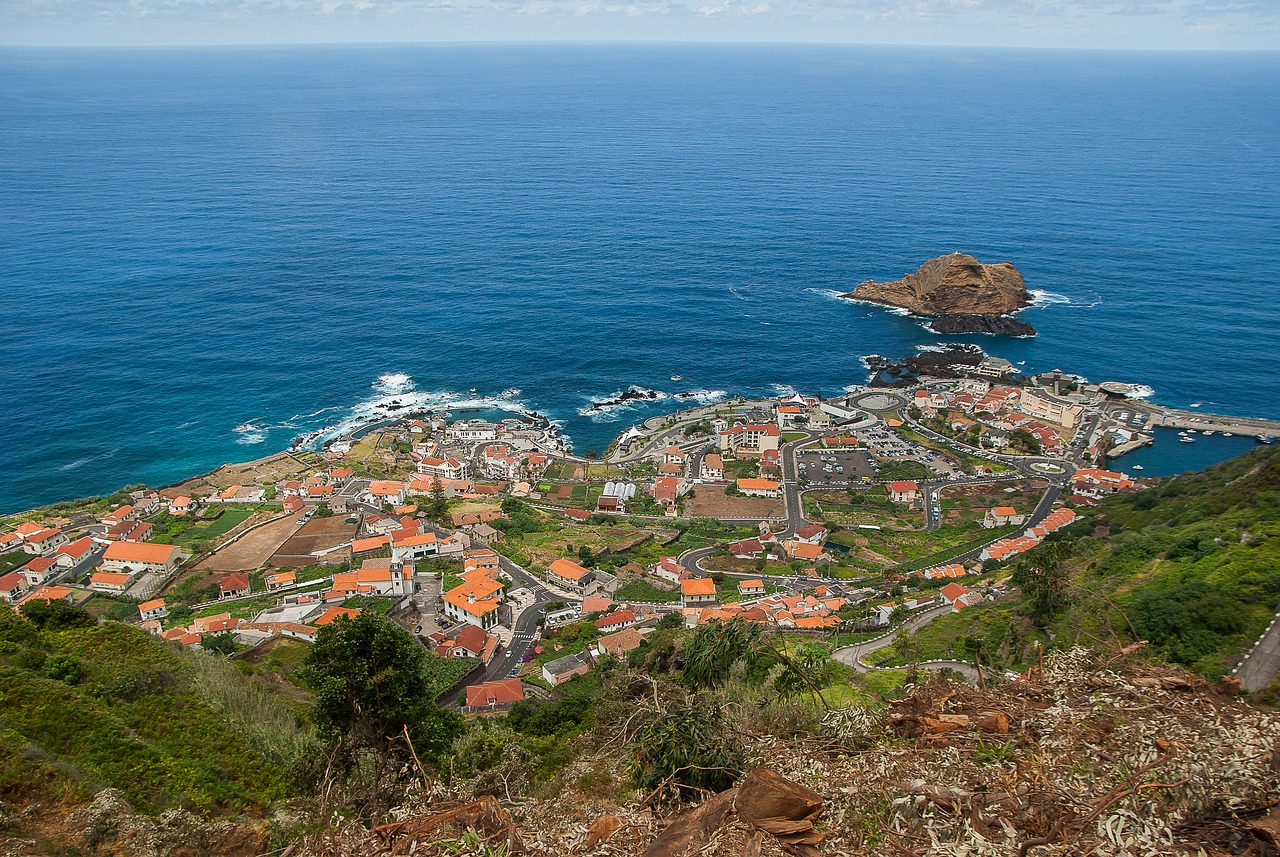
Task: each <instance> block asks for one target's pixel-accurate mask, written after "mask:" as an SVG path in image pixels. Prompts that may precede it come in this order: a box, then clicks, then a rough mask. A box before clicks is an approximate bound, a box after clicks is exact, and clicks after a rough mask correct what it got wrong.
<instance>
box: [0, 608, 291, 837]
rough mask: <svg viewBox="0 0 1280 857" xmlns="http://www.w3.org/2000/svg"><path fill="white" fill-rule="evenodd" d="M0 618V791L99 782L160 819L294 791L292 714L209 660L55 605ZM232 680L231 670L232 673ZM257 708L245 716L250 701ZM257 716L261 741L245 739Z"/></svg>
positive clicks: (37, 794) (79, 788)
mask: <svg viewBox="0 0 1280 857" xmlns="http://www.w3.org/2000/svg"><path fill="white" fill-rule="evenodd" d="M26 612H27V614H28V615H29V616H30V618H29V619H27V618H22V617H20V616H18V615H16V614H14V613H11V612H10V611H7V610H6V611H0V795H3V796H4V799H5V800H6V802H7V801H9V800H11V799H13V798H15V797H24V798H27V799H35V800H51V801H56V800H59V799H62V798H63V797H64V796H65V795H66V794H68V793H70V794H74V795H77V796H79V797H80V798H88V797H90V796H91V795H92V793H93V792H95V791H97V790H98V789H100V788H103V787H104V786H113V787H115V788H118V789H120V790H121V791H122V792H124V794H125V796H126V797H127V799H128V800H129V801H130V803H131V804H133V805H134V806H135V807H137V808H139V809H141V810H144V811H147V812H159V811H162V810H164V809H168V808H171V807H178V806H185V807H190V808H194V809H197V810H202V811H212V810H232V811H234V810H238V809H250V808H257V809H260V810H261V809H264V808H265V807H266V806H267V805H268V804H269V803H270V802H272V801H274V800H277V799H279V798H281V797H285V796H287V795H289V794H290V793H291V792H293V791H294V790H295V789H296V787H297V786H296V782H295V780H294V778H293V776H292V775H291V774H290V771H291V770H293V769H294V766H296V765H297V764H298V763H299V761H300V759H299V753H300V750H301V747H302V746H303V745H304V744H305V741H306V737H305V734H304V733H303V732H302V731H301V730H300V729H299V727H298V725H297V721H296V719H295V718H294V717H293V715H292V713H289V712H287V711H283V713H282V709H281V707H280V706H279V705H278V704H277V703H276V702H275V701H274V700H273V699H272V698H271V697H270V696H269V695H265V694H258V693H257V692H255V691H253V690H250V689H247V688H246V687H245V680H244V679H243V678H241V677H239V676H237V675H234V674H231V675H228V676H226V677H225V680H222V681H218V682H213V681H206V680H205V678H204V674H205V670H206V668H207V667H208V664H209V662H210V661H211V659H210V658H209V657H208V656H205V655H201V654H198V653H193V652H185V651H180V650H175V649H174V648H172V647H171V646H170V645H168V644H165V643H163V642H161V641H159V640H157V639H155V638H153V637H150V636H148V635H147V634H145V633H143V632H141V631H139V630H137V629H135V628H131V627H128V626H126V625H122V624H119V623H115V622H106V623H103V624H101V625H99V624H97V623H96V622H94V621H93V619H92V618H91V617H90V616H89V615H88V614H87V613H85V612H84V611H83V610H80V609H78V608H74V607H70V606H68V605H64V604H61V603H55V604H54V605H49V606H37V605H35V604H32V605H30V606H29V607H27V608H26ZM232 673H234V670H232ZM248 700H252V702H253V706H254V708H255V709H256V714H255V715H254V717H253V718H249V717H248V716H245V715H246V712H247V708H246V705H247V701H248ZM250 719H254V720H255V723H256V725H255V726H254V728H256V729H259V730H260V732H259V734H258V735H256V736H255V735H252V734H250V731H249V730H248V729H242V727H246V726H248V725H249V720H250Z"/></svg>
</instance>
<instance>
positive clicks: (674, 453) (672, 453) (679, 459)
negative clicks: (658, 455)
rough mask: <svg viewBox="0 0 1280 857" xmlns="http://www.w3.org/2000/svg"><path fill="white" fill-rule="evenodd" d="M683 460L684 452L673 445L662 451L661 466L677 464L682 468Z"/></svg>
mask: <svg viewBox="0 0 1280 857" xmlns="http://www.w3.org/2000/svg"><path fill="white" fill-rule="evenodd" d="M685 458H686V456H685V454H684V450H683V449H681V448H680V447H678V446H676V445H675V444H674V443H673V444H671V445H670V446H668V447H667V448H666V449H664V450H662V463H663V464H679V465H681V466H682V467H683V466H684V460H685Z"/></svg>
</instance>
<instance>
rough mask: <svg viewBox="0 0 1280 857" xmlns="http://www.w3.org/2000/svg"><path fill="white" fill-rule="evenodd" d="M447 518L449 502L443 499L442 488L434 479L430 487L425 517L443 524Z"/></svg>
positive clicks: (437, 480) (438, 481)
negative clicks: (429, 498)
mask: <svg viewBox="0 0 1280 857" xmlns="http://www.w3.org/2000/svg"><path fill="white" fill-rule="evenodd" d="M448 516H449V501H448V500H446V499H445V497H444V486H443V485H441V484H440V480H439V479H436V480H435V482H434V483H433V484H432V485H431V500H430V501H428V503H427V517H428V518H430V519H431V520H433V521H436V522H438V523H443V522H444V520H445V518H447V517H448Z"/></svg>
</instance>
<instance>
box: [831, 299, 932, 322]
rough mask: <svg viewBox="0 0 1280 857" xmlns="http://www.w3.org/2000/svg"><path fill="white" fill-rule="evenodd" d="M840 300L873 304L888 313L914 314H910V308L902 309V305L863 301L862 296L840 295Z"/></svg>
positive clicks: (906, 315) (905, 315) (908, 316)
mask: <svg viewBox="0 0 1280 857" xmlns="http://www.w3.org/2000/svg"><path fill="white" fill-rule="evenodd" d="M840 300H842V301H849V302H850V303H855V304H862V305H864V306H873V307H875V308H876V309H879V310H884V311H885V312H887V313H889V314H890V315H900V316H904V317H906V318H914V317H915V316H913V315H912V314H911V310H909V309H903V308H902V307H900V306H889V305H888V304H881V303H876V302H875V301H864V300H863V299H862V298H849V297H841V298H840ZM868 315H870V314H868Z"/></svg>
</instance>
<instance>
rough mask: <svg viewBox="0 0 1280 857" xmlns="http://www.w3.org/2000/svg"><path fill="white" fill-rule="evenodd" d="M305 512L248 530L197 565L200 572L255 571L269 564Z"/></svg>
mask: <svg viewBox="0 0 1280 857" xmlns="http://www.w3.org/2000/svg"><path fill="white" fill-rule="evenodd" d="M301 517H302V513H301V512H299V513H298V514H297V515H293V516H290V517H288V518H281V519H280V520H279V521H273V522H271V523H270V524H267V525H266V526H265V527H258V529H256V530H254V531H253V532H251V533H249V534H248V535H246V536H244V537H243V538H241V539H238V540H237V541H236V542H235V543H234V544H231V545H228V546H227V547H225V548H222V549H220V550H218V551H217V553H215V554H213V556H210V557H207V558H205V559H203V560H201V562H200V564H199V565H197V566H196V568H197V569H199V570H201V571H254V570H256V569H259V568H261V567H262V566H264V565H266V562H267V560H268V559H270V558H271V555H272V554H274V553H275V552H276V551H277V550H279V549H280V546H281V545H282V544H283V543H284V541H285V539H287V538H288V537H289V535H290V534H291V533H293V530H294V526H295V525H296V524H297V522H298V520H299V519H300V518H301Z"/></svg>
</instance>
